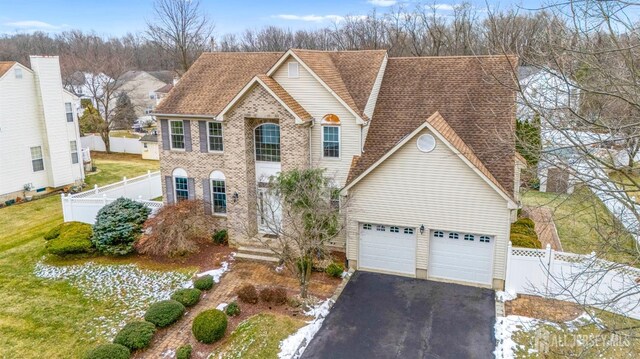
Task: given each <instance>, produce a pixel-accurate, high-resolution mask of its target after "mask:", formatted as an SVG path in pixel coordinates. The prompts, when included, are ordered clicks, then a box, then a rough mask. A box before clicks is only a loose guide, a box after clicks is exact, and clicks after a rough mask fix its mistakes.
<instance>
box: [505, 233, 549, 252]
mask: <svg viewBox="0 0 640 359" xmlns="http://www.w3.org/2000/svg"><path fill="white" fill-rule="evenodd" d="M510 240H511V245H513V246H514V247H524V248H537V249H541V248H542V243H540V240H538V238H536V237H532V236H527V235H524V234H519V233H511V238H510Z"/></svg>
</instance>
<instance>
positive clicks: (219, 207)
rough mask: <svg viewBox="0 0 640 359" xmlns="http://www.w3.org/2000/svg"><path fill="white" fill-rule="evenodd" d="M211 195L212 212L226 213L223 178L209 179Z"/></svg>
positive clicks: (225, 194) (225, 191) (225, 192)
mask: <svg viewBox="0 0 640 359" xmlns="http://www.w3.org/2000/svg"><path fill="white" fill-rule="evenodd" d="M211 193H212V195H213V213H219V214H225V213H227V190H226V185H225V182H224V180H212V181H211Z"/></svg>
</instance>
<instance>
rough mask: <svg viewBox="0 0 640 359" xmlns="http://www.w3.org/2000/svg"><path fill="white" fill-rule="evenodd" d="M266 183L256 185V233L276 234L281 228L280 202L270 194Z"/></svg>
mask: <svg viewBox="0 0 640 359" xmlns="http://www.w3.org/2000/svg"><path fill="white" fill-rule="evenodd" d="M267 186H268V184H267V183H259V184H258V192H257V193H258V231H259V232H260V233H267V234H278V233H280V232H281V226H282V208H281V203H280V200H279V199H278V198H277V197H275V196H274V195H272V194H270V193H269V191H268V188H267Z"/></svg>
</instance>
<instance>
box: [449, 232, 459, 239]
mask: <svg viewBox="0 0 640 359" xmlns="http://www.w3.org/2000/svg"><path fill="white" fill-rule="evenodd" d="M458 238H459V234H458V233H456V232H450V233H449V239H458Z"/></svg>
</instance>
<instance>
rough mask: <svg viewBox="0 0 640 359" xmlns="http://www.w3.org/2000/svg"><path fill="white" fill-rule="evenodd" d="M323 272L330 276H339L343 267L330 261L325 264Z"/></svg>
mask: <svg viewBox="0 0 640 359" xmlns="http://www.w3.org/2000/svg"><path fill="white" fill-rule="evenodd" d="M325 272H326V273H327V274H328V275H329V276H331V277H334V278H340V277H342V272H344V267H343V266H342V264H340V263H336V262H332V263H331V264H329V265H328V266H327V269H325Z"/></svg>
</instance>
